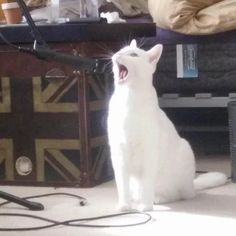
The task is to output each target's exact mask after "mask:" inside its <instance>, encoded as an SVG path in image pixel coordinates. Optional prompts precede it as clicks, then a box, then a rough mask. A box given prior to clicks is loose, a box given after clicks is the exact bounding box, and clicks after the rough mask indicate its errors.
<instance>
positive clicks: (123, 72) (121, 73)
mask: <svg viewBox="0 0 236 236" xmlns="http://www.w3.org/2000/svg"><path fill="white" fill-rule="evenodd" d="M127 75H128V70H127V68H126V67H125V66H124V65H119V77H120V81H124V80H125V79H126V77H127Z"/></svg>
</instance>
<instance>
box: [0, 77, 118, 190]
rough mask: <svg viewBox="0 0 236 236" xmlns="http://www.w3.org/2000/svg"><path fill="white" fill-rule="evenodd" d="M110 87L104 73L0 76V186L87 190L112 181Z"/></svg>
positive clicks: (110, 82)
mask: <svg viewBox="0 0 236 236" xmlns="http://www.w3.org/2000/svg"><path fill="white" fill-rule="evenodd" d="M81 81H82V83H84V84H85V86H84V87H83V86H82V87H81ZM111 84H112V81H111V79H110V76H109V75H86V74H81V75H75V76H71V75H70V76H61V77H60V76H59V77H58V76H57V77H54V76H52V75H51V76H46V77H40V76H33V77H29V78H15V77H2V78H0V184H19V185H42V186H82V187H83V186H86V187H88V186H93V185H96V184H98V183H101V182H103V181H106V180H108V179H110V178H112V176H113V172H112V168H111V164H110V158H109V148H108V145H107V135H106V116H107V101H108V98H109V96H110V94H109V93H110V91H111ZM85 90H86V91H85ZM85 126H86V127H85Z"/></svg>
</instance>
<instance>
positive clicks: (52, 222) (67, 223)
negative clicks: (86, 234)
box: [0, 193, 152, 231]
mask: <svg viewBox="0 0 236 236" xmlns="http://www.w3.org/2000/svg"><path fill="white" fill-rule="evenodd" d="M55 195H64V196H70V197H75V198H78V199H79V203H80V205H81V206H84V205H85V204H86V198H84V197H81V196H79V195H76V194H71V193H49V194H41V195H34V196H28V197H24V198H23V199H33V198H41V197H49V196H55ZM10 203H11V202H9V201H5V202H2V203H0V207H1V206H3V205H6V204H10ZM125 215H141V216H145V217H146V219H145V220H143V221H140V222H136V223H132V224H120V225H104V224H103V225H102V224H89V223H88V222H91V221H95V220H102V219H107V218H114V217H121V216H125ZM0 217H21V218H30V219H37V220H40V221H44V222H48V223H49V224H47V225H44V226H37V227H22V228H14V227H12V228H0V231H32V230H42V229H46V228H52V227H56V226H59V225H64V226H69V227H87V228H110V227H113V228H114V227H116V228H117V227H131V226H137V225H142V224H146V223H147V222H149V221H151V220H152V217H151V215H150V214H148V213H142V212H136V211H134V212H125V213H119V214H111V215H104V216H98V217H89V218H81V219H72V220H66V221H56V220H52V219H48V218H45V217H40V216H36V215H30V214H19V213H0ZM76 222H80V223H76Z"/></svg>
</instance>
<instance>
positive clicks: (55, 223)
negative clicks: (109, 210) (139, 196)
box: [0, 212, 153, 231]
mask: <svg viewBox="0 0 236 236" xmlns="http://www.w3.org/2000/svg"><path fill="white" fill-rule="evenodd" d="M125 215H141V216H145V217H146V219H145V220H143V221H140V222H136V223H130V224H114V225H112V224H109V225H108V224H88V223H85V222H88V221H90V222H91V221H95V220H101V219H107V218H115V217H120V216H125ZM6 216H8V217H23V218H30V219H37V220H40V221H45V222H49V223H50V224H47V225H44V226H37V227H22V228H0V231H32V230H42V229H46V228H52V227H56V226H59V225H64V226H70V227H87V228H121V227H122V228H123V227H131V226H138V225H143V224H146V223H148V222H149V221H151V220H152V219H153V218H152V216H151V215H150V214H148V213H143V212H125V213H119V214H110V215H104V216H97V217H89V218H81V219H73V220H66V221H56V220H51V219H48V218H45V217H40V216H36V215H30V214H18V213H0V217H6ZM75 222H84V223H75Z"/></svg>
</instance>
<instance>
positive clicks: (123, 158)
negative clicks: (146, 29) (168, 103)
mask: <svg viewBox="0 0 236 236" xmlns="http://www.w3.org/2000/svg"><path fill="white" fill-rule="evenodd" d="M162 48H163V47H162V45H156V46H154V47H153V48H152V49H150V50H149V51H144V50H142V49H140V48H138V47H137V45H136V41H135V40H133V41H132V42H131V44H130V45H129V46H127V47H125V48H123V49H121V50H120V51H118V52H117V53H116V54H115V55H114V56H113V57H112V61H113V73H114V83H115V90H114V93H113V95H112V97H111V99H110V103H109V114H108V136H109V144H110V150H111V159H112V164H113V168H114V172H115V179H116V184H117V189H118V198H119V205H118V207H119V210H121V211H126V210H131V209H133V210H140V211H148V210H152V209H153V203H166V202H172V201H176V200H180V199H189V198H193V197H194V196H195V192H196V191H195V190H197V189H203V188H207V187H214V186H218V185H221V184H224V183H225V182H226V180H227V177H226V176H225V175H224V174H222V173H209V174H203V175H200V177H198V178H196V179H194V178H195V160H194V154H193V151H192V149H191V147H190V145H189V143H188V142H187V141H186V140H185V139H183V138H181V137H180V136H179V134H178V133H177V131H176V129H175V127H174V125H173V123H172V122H171V121H170V120H169V119H168V117H167V116H166V114H165V113H164V112H163V111H162V110H161V109H160V107H159V105H158V98H157V94H156V90H155V88H154V87H153V84H152V78H153V73H154V72H155V70H156V64H157V62H158V61H159V59H160V56H161V53H162Z"/></svg>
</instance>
